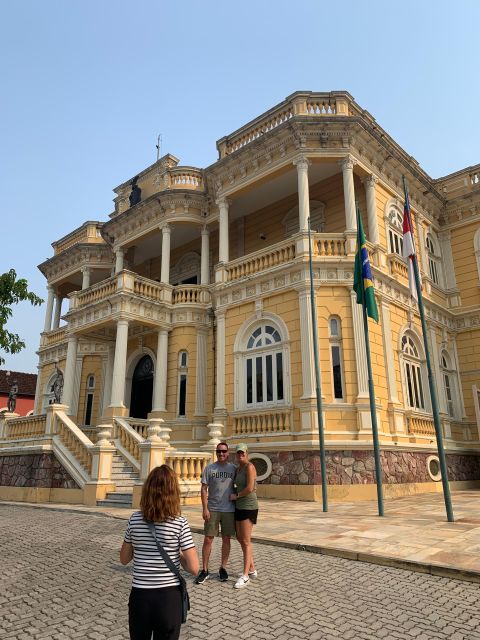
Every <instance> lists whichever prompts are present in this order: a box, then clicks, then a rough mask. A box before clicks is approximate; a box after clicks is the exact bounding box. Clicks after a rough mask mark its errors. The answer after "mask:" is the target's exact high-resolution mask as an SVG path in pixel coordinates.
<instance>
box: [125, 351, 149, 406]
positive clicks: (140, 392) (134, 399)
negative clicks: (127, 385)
mask: <svg viewBox="0 0 480 640" xmlns="http://www.w3.org/2000/svg"><path fill="white" fill-rule="evenodd" d="M152 394H153V362H152V359H151V358H150V356H143V358H140V360H139V361H138V363H137V366H136V367H135V371H134V372H133V377H132V395H131V397H130V417H131V418H141V419H145V418H146V417H147V414H149V413H150V411H151V410H152Z"/></svg>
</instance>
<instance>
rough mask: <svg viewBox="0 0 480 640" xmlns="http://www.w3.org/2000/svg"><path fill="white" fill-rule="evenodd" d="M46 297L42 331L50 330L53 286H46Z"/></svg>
mask: <svg viewBox="0 0 480 640" xmlns="http://www.w3.org/2000/svg"><path fill="white" fill-rule="evenodd" d="M47 292H48V297H47V308H46V309H45V325H44V327H43V330H44V331H50V329H51V327H52V314H53V300H54V296H55V293H54V291H53V287H50V286H49V287H47Z"/></svg>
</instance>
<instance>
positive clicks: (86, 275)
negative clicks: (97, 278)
mask: <svg viewBox="0 0 480 640" xmlns="http://www.w3.org/2000/svg"><path fill="white" fill-rule="evenodd" d="M122 268H123V267H122ZM119 271H121V269H119ZM90 273H91V271H90V269H89V267H83V268H82V289H88V287H89V286H90Z"/></svg>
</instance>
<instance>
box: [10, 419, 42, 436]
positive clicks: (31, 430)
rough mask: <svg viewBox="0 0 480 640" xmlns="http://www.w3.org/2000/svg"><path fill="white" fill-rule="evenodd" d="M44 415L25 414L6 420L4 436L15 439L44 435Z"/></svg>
mask: <svg viewBox="0 0 480 640" xmlns="http://www.w3.org/2000/svg"><path fill="white" fill-rule="evenodd" d="M45 431H46V416H45V415H38V416H26V417H20V418H11V419H9V420H7V421H6V424H5V430H4V438H8V439H9V440H17V439H18V438H35V437H37V436H43V435H45Z"/></svg>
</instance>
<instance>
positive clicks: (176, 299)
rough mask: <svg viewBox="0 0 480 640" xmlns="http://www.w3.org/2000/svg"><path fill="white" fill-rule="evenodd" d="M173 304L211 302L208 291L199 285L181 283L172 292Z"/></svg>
mask: <svg viewBox="0 0 480 640" xmlns="http://www.w3.org/2000/svg"><path fill="white" fill-rule="evenodd" d="M172 303H173V304H208V305H209V304H211V296H210V291H208V289H206V288H205V287H202V286H200V285H181V286H178V287H175V289H174V290H173V294H172Z"/></svg>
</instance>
